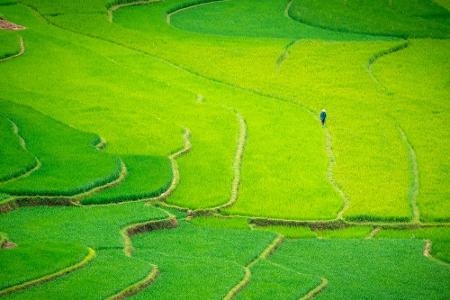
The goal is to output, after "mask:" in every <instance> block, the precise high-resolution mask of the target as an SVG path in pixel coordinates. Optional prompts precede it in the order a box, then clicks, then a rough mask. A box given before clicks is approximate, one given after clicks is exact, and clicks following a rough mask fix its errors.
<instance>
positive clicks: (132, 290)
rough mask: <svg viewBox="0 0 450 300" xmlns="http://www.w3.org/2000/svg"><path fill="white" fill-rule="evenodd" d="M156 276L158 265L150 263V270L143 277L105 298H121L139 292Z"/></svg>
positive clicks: (115, 299) (113, 299) (114, 299)
mask: <svg viewBox="0 0 450 300" xmlns="http://www.w3.org/2000/svg"><path fill="white" fill-rule="evenodd" d="M158 276H159V268H158V266H156V265H152V270H151V271H150V273H149V274H148V275H147V276H146V277H145V278H143V279H142V280H140V281H138V282H136V283H134V284H133V285H131V286H129V287H126V288H125V289H123V290H122V291H120V292H119V293H117V294H115V295H114V296H111V297H109V298H107V300H122V299H126V298H129V297H131V296H134V295H136V294H137V293H139V292H141V291H142V290H143V289H145V288H146V287H148V286H149V285H150V284H152V283H153V282H154V281H155V280H156V278H157V277H158Z"/></svg>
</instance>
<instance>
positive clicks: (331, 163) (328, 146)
mask: <svg viewBox="0 0 450 300" xmlns="http://www.w3.org/2000/svg"><path fill="white" fill-rule="evenodd" d="M325 137H326V146H325V148H326V152H327V156H328V168H327V178H328V181H329V182H330V184H331V186H332V187H333V189H334V190H335V191H336V192H337V193H338V194H339V196H340V197H341V199H342V202H343V206H342V208H341V210H340V211H338V213H337V216H336V220H342V219H343V218H344V213H345V212H346V211H347V209H348V208H349V206H350V200H349V199H348V197H347V195H346V194H345V193H344V191H343V190H342V189H341V187H340V186H339V184H338V183H337V182H336V180H335V179H334V173H333V170H334V167H335V166H336V159H335V156H334V153H333V140H332V138H331V134H330V131H329V130H328V128H325Z"/></svg>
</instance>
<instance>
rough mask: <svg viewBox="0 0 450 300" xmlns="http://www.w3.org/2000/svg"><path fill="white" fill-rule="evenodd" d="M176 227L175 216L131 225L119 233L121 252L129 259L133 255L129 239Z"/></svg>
mask: <svg viewBox="0 0 450 300" xmlns="http://www.w3.org/2000/svg"><path fill="white" fill-rule="evenodd" d="M175 227H178V222H177V218H176V217H175V216H172V215H169V217H167V218H166V219H163V220H150V221H147V222H143V223H137V224H132V225H129V226H127V227H125V228H124V229H122V230H121V231H120V235H121V236H122V239H123V245H124V246H123V252H124V253H125V256H128V257H131V255H132V254H133V250H134V248H133V243H132V242H131V237H132V236H134V235H136V234H140V233H144V232H150V231H155V230H160V229H171V228H175Z"/></svg>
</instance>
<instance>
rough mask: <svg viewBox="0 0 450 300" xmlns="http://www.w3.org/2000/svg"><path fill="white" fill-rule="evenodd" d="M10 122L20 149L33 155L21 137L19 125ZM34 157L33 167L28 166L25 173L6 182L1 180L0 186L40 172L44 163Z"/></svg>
mask: <svg viewBox="0 0 450 300" xmlns="http://www.w3.org/2000/svg"><path fill="white" fill-rule="evenodd" d="M8 121H9V122H10V123H11V126H12V129H13V133H14V134H15V135H16V137H17V139H18V140H19V144H20V147H22V149H23V150H25V151H26V152H28V153H30V154H32V153H31V152H30V151H29V150H28V149H27V144H26V142H25V139H24V138H23V137H22V136H21V135H20V131H19V127H18V126H17V124H16V123H15V122H14V121H12V120H11V119H8ZM33 156H34V164H33V165H29V166H27V167H26V168H25V170H24V172H23V171H22V172H20V173H18V174H16V175H13V176H12V177H10V178H8V179H6V180H0V184H3V183H7V182H11V181H16V180H19V179H22V178H25V177H28V176H30V175H31V174H33V173H34V172H35V171H37V170H39V169H40V168H41V166H42V163H41V161H40V160H39V159H38V158H37V157H36V156H35V155H33Z"/></svg>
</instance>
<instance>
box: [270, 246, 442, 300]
mask: <svg viewBox="0 0 450 300" xmlns="http://www.w3.org/2000/svg"><path fill="white" fill-rule="evenodd" d="M422 251H423V242H422V241H414V240H396V239H393V240H367V241H365V240H330V241H328V240H296V241H290V240H287V241H285V242H284V244H283V245H282V246H281V248H280V249H279V251H277V252H276V253H275V254H274V255H273V256H272V258H270V260H271V261H273V262H275V263H279V264H282V265H288V266H289V268H291V269H293V270H295V271H297V272H300V273H304V274H306V275H312V276H320V277H325V278H327V279H328V281H329V284H328V286H327V288H326V289H325V290H324V291H323V292H321V294H320V296H321V298H324V299H337V298H345V299H354V298H364V297H373V298H385V297H393V298H399V297H400V298H427V299H442V298H446V297H448V293H449V291H448V289H447V288H446V286H448V283H449V281H450V274H449V272H448V269H447V268H445V267H443V266H441V265H438V264H436V263H434V262H432V261H430V260H428V259H427V258H426V257H424V256H423V255H422Z"/></svg>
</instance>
